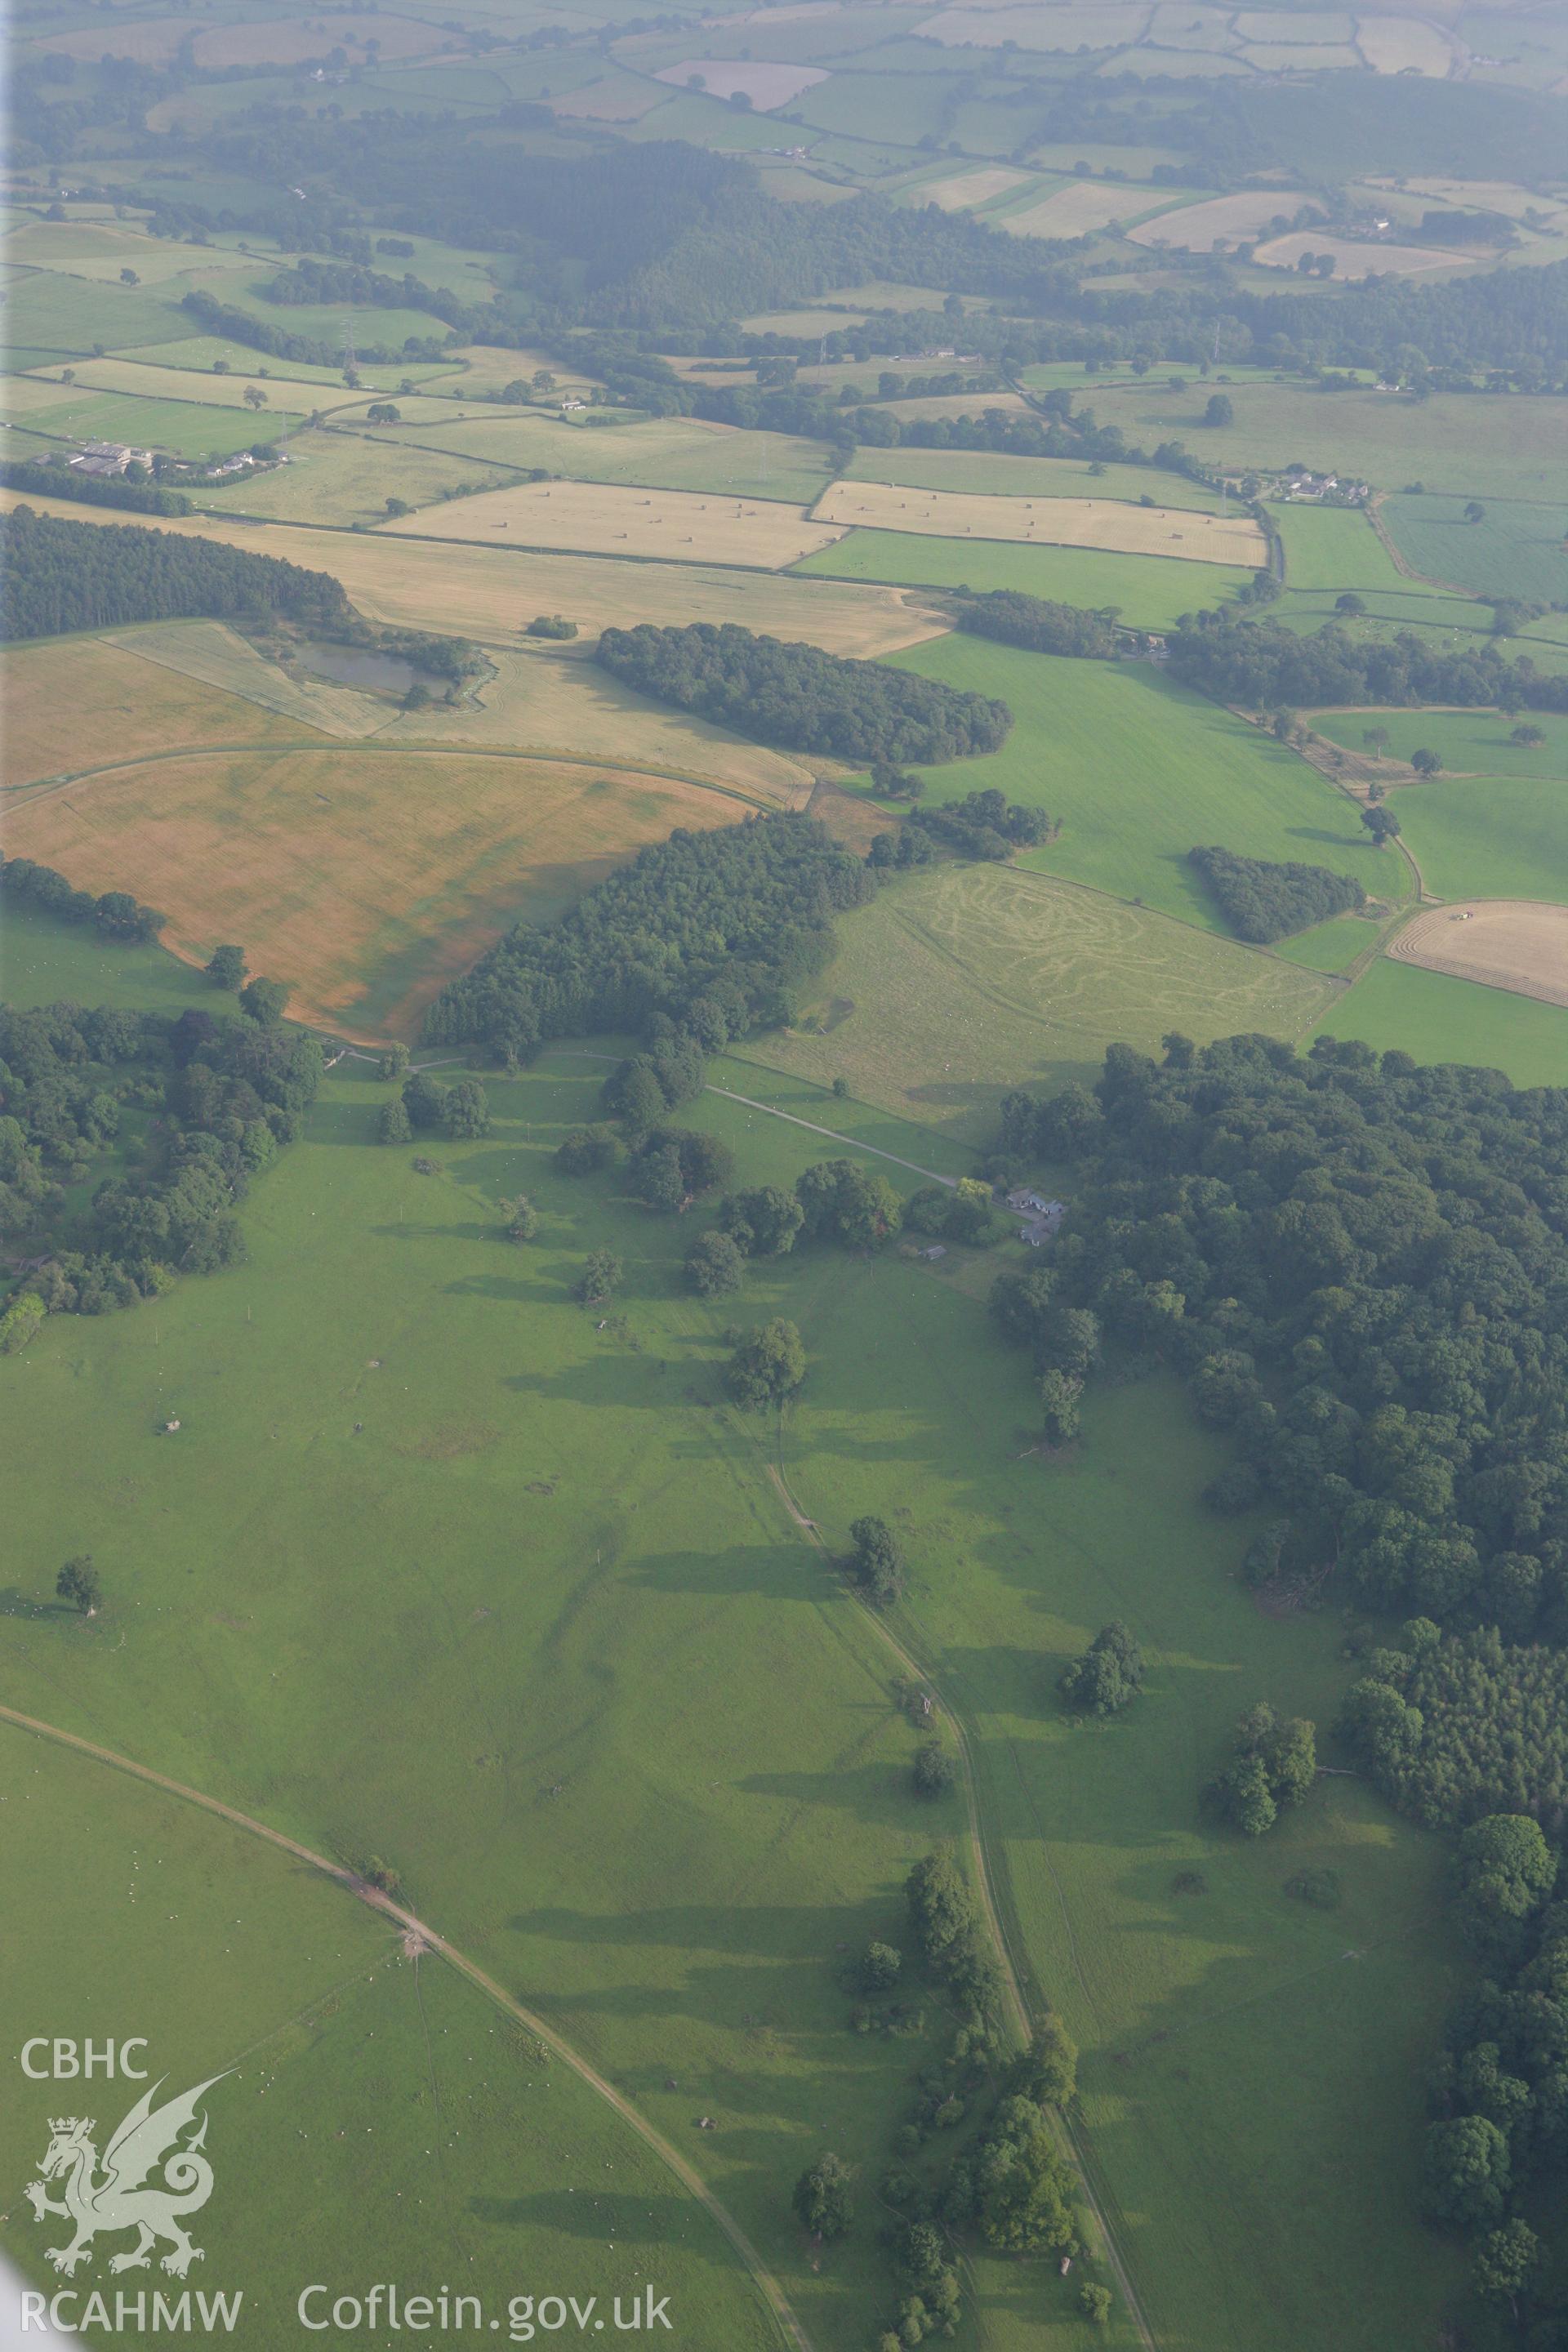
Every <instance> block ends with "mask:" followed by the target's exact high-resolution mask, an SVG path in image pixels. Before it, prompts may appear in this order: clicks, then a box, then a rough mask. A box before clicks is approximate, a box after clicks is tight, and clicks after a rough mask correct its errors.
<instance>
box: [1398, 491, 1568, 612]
mask: <svg viewBox="0 0 1568 2352" xmlns="http://www.w3.org/2000/svg"><path fill="white" fill-rule="evenodd" d="M1467 503H1468V501H1467V500H1465V499H1443V498H1431V497H1424V498H1418V499H1409V498H1394V499H1384V502H1383V505H1382V507H1381V508H1380V509H1379V513H1380V516H1381V519H1382V522H1383V527H1384V530H1386V531H1387V533H1388V535H1389V538H1390V539H1391V540H1392V541H1394V546H1395V547H1396V548H1397V549H1398V550H1399V552H1400V554H1401V555H1402V556H1403V557H1404V558H1405V562H1406V563H1408V565H1409V566H1410V569H1411V571H1412V572H1422V573H1424V574H1425V575H1426V578H1427V579H1429V580H1451V581H1452V582H1453V583H1454V584H1455V586H1456V587H1458V588H1468V589H1470V590H1471V591H1472V592H1473V593H1475V594H1476V595H1478V596H1518V597H1521V598H1522V599H1523V601H1524V602H1525V603H1527V604H1568V552H1565V551H1564V547H1563V541H1564V538H1565V536H1568V506H1563V505H1556V506H1537V505H1532V504H1531V503H1529V502H1528V501H1526V500H1523V499H1508V500H1506V501H1504V500H1499V501H1498V502H1497V503H1496V504H1494V505H1491V506H1489V507H1488V508H1487V510H1486V513H1485V515H1484V516H1483V517H1482V519H1481V520H1480V521H1479V522H1473V523H1472V522H1467V521H1466V520H1465V507H1466V505H1467Z"/></svg>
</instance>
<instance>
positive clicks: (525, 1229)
mask: <svg viewBox="0 0 1568 2352" xmlns="http://www.w3.org/2000/svg"><path fill="white" fill-rule="evenodd" d="M500 1213H501V1220H502V1223H503V1224H504V1225H505V1228H506V1237H507V1239H508V1241H509V1242H518V1243H520V1244H521V1243H522V1242H531V1240H532V1239H533V1236H534V1234H536V1233H537V1232H538V1231H539V1212H538V1210H537V1209H536V1208H535V1207H534V1205H533V1202H531V1200H530V1199H529V1197H528V1194H527V1193H526V1192H519V1193H518V1194H517V1196H516V1197H515V1199H513V1200H510V1201H503V1202H501V1204H500Z"/></svg>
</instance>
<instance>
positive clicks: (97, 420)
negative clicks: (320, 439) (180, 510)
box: [32, 392, 305, 457]
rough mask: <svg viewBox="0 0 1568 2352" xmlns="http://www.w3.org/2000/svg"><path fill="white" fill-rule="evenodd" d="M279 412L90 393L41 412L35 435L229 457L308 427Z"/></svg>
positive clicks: (299, 419)
mask: <svg viewBox="0 0 1568 2352" xmlns="http://www.w3.org/2000/svg"><path fill="white" fill-rule="evenodd" d="M304 421H305V420H304V417H303V416H302V415H299V414H297V413H296V414H290V413H289V412H288V411H287V410H284V409H281V408H264V409H262V410H261V411H260V412H259V413H258V414H253V413H252V411H251V410H249V409H248V408H235V407H222V408H220V407H217V406H216V405H215V406H211V407H205V406H202V405H201V404H198V403H197V402H195V401H192V400H142V399H138V398H137V397H136V395H135V394H127V393H115V392H100V393H89V394H88V395H87V396H86V397H85V398H83V399H80V400H73V401H70V402H69V403H68V404H66V405H65V406H64V407H58V408H46V409H41V410H40V411H39V412H38V413H37V416H36V417H34V418H33V419H32V425H33V429H34V430H35V431H36V432H42V433H47V434H48V435H49V436H50V437H51V438H53V439H56V440H65V441H124V442H128V443H129V444H130V446H132V448H133V449H140V448H148V449H168V450H172V451H173V452H174V455H175V456H176V457H228V456H230V455H231V454H232V453H233V452H234V451H235V450H236V449H248V448H249V447H250V446H251V444H252V443H253V442H256V441H262V440H266V439H268V438H275V437H276V436H278V435H279V434H281V433H287V432H292V431H294V430H296V429H297V428H298V427H299V426H300V425H302V424H303V423H304Z"/></svg>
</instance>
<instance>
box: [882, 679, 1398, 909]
mask: <svg viewBox="0 0 1568 2352" xmlns="http://www.w3.org/2000/svg"><path fill="white" fill-rule="evenodd" d="M894 662H895V667H900V668H905V669H914V670H919V671H920V672H921V675H922V676H924V677H936V678H940V679H942V682H943V684H944V685H948V686H952V687H958V688H963V689H965V690H967V691H973V692H976V693H982V694H992V695H1000V696H1002V697H1003V698H1004V699H1005V701H1006V702H1007V703H1008V704H1009V705H1010V707H1011V709H1012V710H1013V713H1014V719H1015V724H1014V727H1013V731H1012V733H1011V735H1010V736H1009V737H1008V739H1007V740H1006V742H1005V744H1004V745H1003V747H1002V749H1001V750H1000V751H994V752H991V753H989V754H987V755H986V756H985V757H984V758H983V759H978V760H964V761H955V762H953V763H952V765H951V766H949V767H946V768H940V769H931V770H929V771H927V772H926V785H927V793H928V795H929V796H930V797H931V798H932V799H942V800H958V799H962V798H963V795H964V793H968V792H972V791H980V790H984V789H986V788H988V787H990V786H992V785H997V786H1000V788H1001V789H1002V790H1003V791H1004V792H1005V793H1006V794H1007V797H1008V798H1009V799H1010V800H1016V801H1021V802H1024V803H1027V804H1028V805H1029V806H1031V807H1037V808H1044V809H1046V810H1047V811H1048V812H1049V814H1051V815H1052V816H1053V817H1058V818H1059V819H1060V821H1061V833H1060V835H1059V837H1058V839H1057V840H1055V841H1053V842H1049V843H1047V845H1045V846H1043V847H1042V848H1039V849H1033V850H1029V851H1026V853H1025V854H1024V856H1023V858H1022V861H1021V862H1022V863H1023V864H1024V865H1025V866H1028V867H1031V868H1034V869H1036V870H1037V871H1039V872H1041V873H1047V874H1054V875H1059V876H1061V877H1063V878H1064V879H1066V880H1069V881H1075V882H1083V883H1088V884H1089V885H1091V886H1092V887H1094V888H1096V889H1099V890H1106V891H1110V893H1111V894H1112V895H1113V896H1115V897H1117V898H1131V899H1135V900H1139V901H1141V902H1142V904H1144V905H1146V906H1150V907H1153V908H1160V909H1161V910H1163V912H1165V913H1167V914H1173V915H1179V916H1181V917H1182V918H1183V919H1184V920H1185V921H1187V922H1191V923H1195V924H1197V925H1198V926H1199V927H1200V928H1202V929H1205V930H1215V929H1221V928H1223V926H1222V924H1221V920H1220V918H1219V916H1218V915H1217V914H1216V912H1215V909H1214V908H1213V906H1212V904H1211V903H1210V901H1209V899H1208V897H1207V893H1206V892H1205V890H1204V889H1203V888H1202V887H1201V885H1200V884H1199V882H1198V880H1197V878H1196V877H1195V876H1194V874H1193V873H1192V871H1191V869H1190V868H1189V867H1188V866H1187V864H1186V862H1185V861H1186V856H1187V852H1188V851H1189V850H1190V849H1193V848H1195V847H1197V846H1199V845H1205V844H1208V843H1211V842H1213V843H1217V844H1219V845H1220V846H1222V847H1223V848H1226V849H1234V850H1237V851H1238V852H1239V853H1240V854H1241V855H1242V856H1247V857H1267V858H1273V859H1276V860H1280V861H1288V860H1291V859H1305V860H1307V861H1309V862H1310V863H1311V864H1314V865H1319V866H1330V867H1331V868H1332V869H1333V870H1334V872H1336V873H1342V874H1352V875H1354V876H1355V877H1357V879H1358V880H1360V881H1361V882H1363V884H1364V885H1365V886H1366V887H1367V889H1368V890H1369V891H1370V890H1372V889H1373V888H1374V887H1377V886H1382V887H1384V888H1388V887H1394V885H1395V882H1396V877H1395V874H1394V867H1393V861H1392V860H1391V859H1388V858H1384V859H1383V860H1382V862H1381V864H1380V862H1379V858H1378V853H1377V852H1376V851H1375V850H1374V849H1373V847H1372V846H1371V845H1370V843H1369V841H1368V838H1367V835H1366V834H1365V832H1364V831H1363V827H1362V824H1361V822H1360V811H1359V810H1358V809H1357V807H1356V805H1355V803H1353V802H1352V801H1351V800H1350V799H1349V798H1348V797H1347V796H1346V795H1345V794H1344V793H1341V792H1339V791H1337V790H1336V789H1335V787H1334V786H1333V785H1331V784H1330V783H1328V782H1325V780H1324V779H1323V778H1322V777H1321V775H1319V773H1318V772H1317V771H1316V769H1314V768H1312V767H1310V765H1309V764H1308V762H1307V761H1304V760H1302V759H1300V758H1299V757H1298V756H1297V754H1296V753H1295V752H1293V751H1289V749H1288V748H1287V747H1285V746H1284V745H1281V744H1279V743H1276V742H1275V741H1274V740H1273V738H1272V736H1270V735H1268V734H1267V733H1265V732H1264V731H1263V730H1260V729H1258V728H1254V727H1249V726H1248V725H1247V723H1246V721H1245V720H1243V719H1237V718H1235V717H1234V716H1233V715H1232V714H1231V713H1230V712H1229V711H1228V710H1224V709H1220V708H1219V707H1218V706H1217V705H1215V703H1212V702H1208V701H1205V699H1204V698H1202V697H1200V696H1198V695H1195V694H1193V693H1191V692H1189V691H1187V690H1186V689H1184V688H1182V687H1179V686H1177V685H1176V684H1175V683H1174V682H1173V680H1172V679H1170V678H1168V677H1165V676H1164V675H1163V673H1162V672H1161V671H1159V670H1158V669H1155V668H1153V667H1151V666H1150V665H1148V664H1147V663H1142V662H1127V663H1110V662H1079V661H1057V660H1042V659H1041V658H1040V656H1038V655H1036V654H1029V653H1023V652H1019V651H1018V650H1016V648H1015V647H1013V646H1000V645H995V644H993V643H991V642H990V641H988V640H986V639H984V638H980V637H971V636H963V635H951V636H946V637H941V638H938V639H936V640H935V641H934V642H933V643H931V645H929V646H918V647H915V648H913V649H912V650H911V651H910V652H908V653H905V654H900V655H898V656H894Z"/></svg>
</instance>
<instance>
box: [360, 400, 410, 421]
mask: <svg viewBox="0 0 1568 2352" xmlns="http://www.w3.org/2000/svg"><path fill="white" fill-rule="evenodd" d="M364 420H365V423H366V424H367V425H401V424H402V422H403V411H402V409H401V408H399V406H398V405H397V403H396V402H395V400H373V401H372V402H371V404H370V406H369V407H368V408H367V409H366V410H365V413H364Z"/></svg>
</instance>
